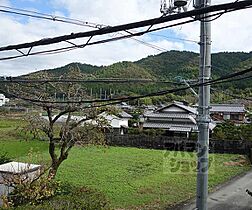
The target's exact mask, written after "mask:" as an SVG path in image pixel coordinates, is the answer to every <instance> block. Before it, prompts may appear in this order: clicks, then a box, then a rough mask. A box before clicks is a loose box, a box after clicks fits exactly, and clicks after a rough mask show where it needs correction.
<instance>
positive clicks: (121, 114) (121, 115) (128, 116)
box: [119, 111, 132, 118]
mask: <svg viewBox="0 0 252 210" xmlns="http://www.w3.org/2000/svg"><path fill="white" fill-rule="evenodd" d="M119 115H120V117H122V118H132V115H130V114H128V113H127V112H125V111H121V112H120V113H119Z"/></svg>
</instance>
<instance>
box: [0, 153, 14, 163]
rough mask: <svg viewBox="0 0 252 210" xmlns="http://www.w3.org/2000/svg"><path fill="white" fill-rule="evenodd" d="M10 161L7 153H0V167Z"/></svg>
mask: <svg viewBox="0 0 252 210" xmlns="http://www.w3.org/2000/svg"><path fill="white" fill-rule="evenodd" d="M11 161H12V159H11V158H10V157H9V156H8V153H7V152H0V165H1V164H4V163H8V162H11Z"/></svg>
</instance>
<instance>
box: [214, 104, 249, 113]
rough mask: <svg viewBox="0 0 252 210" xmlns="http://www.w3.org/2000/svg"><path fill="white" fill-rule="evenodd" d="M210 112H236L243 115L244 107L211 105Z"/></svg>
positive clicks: (237, 105)
mask: <svg viewBox="0 0 252 210" xmlns="http://www.w3.org/2000/svg"><path fill="white" fill-rule="evenodd" d="M211 107H212V108H211V109H210V112H212V113H213V112H237V113H244V112H245V111H246V110H245V107H244V105H242V104H212V105H211Z"/></svg>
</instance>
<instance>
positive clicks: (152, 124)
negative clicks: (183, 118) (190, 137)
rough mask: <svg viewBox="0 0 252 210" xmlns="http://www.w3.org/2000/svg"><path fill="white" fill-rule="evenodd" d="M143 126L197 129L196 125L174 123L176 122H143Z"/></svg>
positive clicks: (182, 129)
mask: <svg viewBox="0 0 252 210" xmlns="http://www.w3.org/2000/svg"><path fill="white" fill-rule="evenodd" d="M143 127H144V128H163V129H170V128H172V129H177V130H178V129H180V131H184V130H188V129H189V131H191V130H194V131H196V130H198V127H197V126H196V125H194V124H184V125H183V124H176V123H155V122H144V124H143Z"/></svg>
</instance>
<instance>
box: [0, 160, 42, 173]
mask: <svg viewBox="0 0 252 210" xmlns="http://www.w3.org/2000/svg"><path fill="white" fill-rule="evenodd" d="M40 167H41V165H36V164H29V163H21V162H14V161H13V162H9V163H5V164H2V165H0V173H9V174H23V173H29V172H32V171H36V170H38V169H39V168H40Z"/></svg>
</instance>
